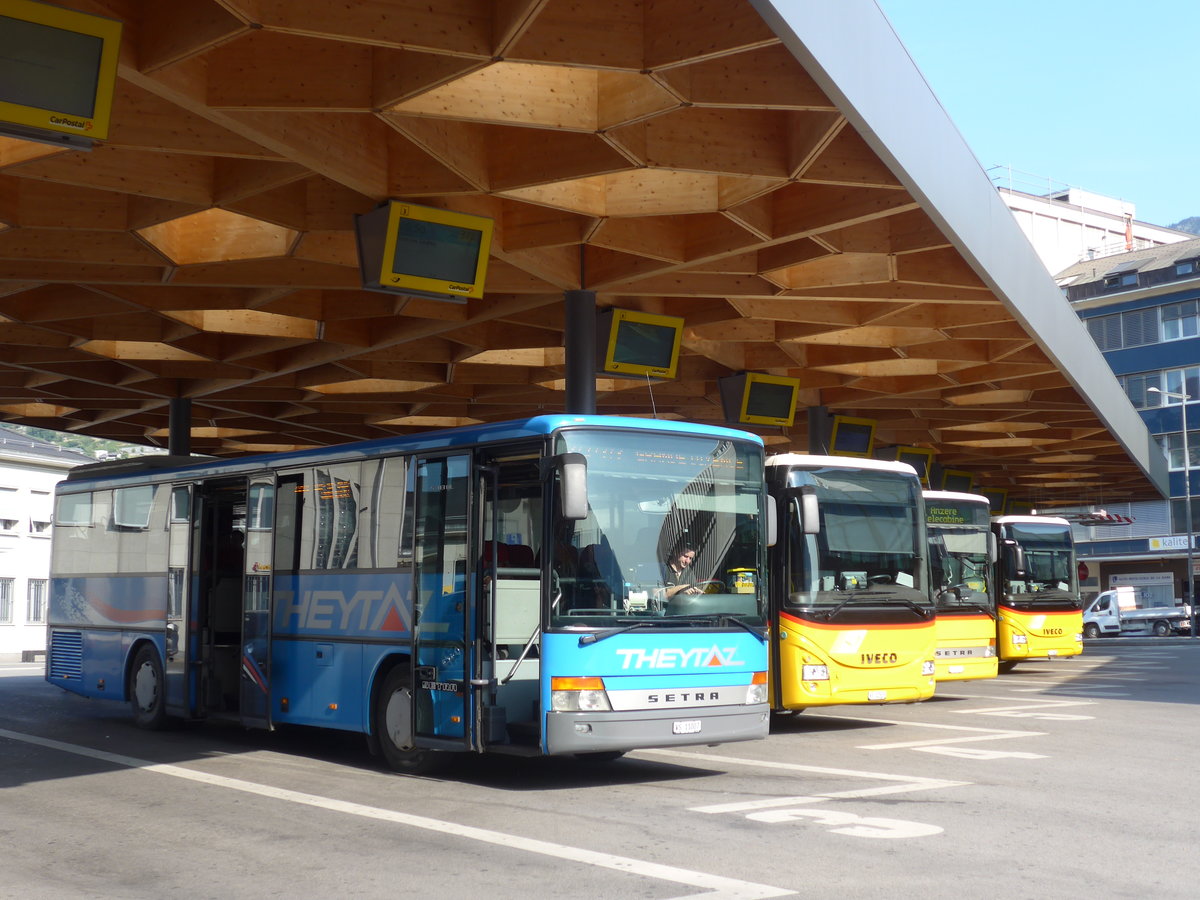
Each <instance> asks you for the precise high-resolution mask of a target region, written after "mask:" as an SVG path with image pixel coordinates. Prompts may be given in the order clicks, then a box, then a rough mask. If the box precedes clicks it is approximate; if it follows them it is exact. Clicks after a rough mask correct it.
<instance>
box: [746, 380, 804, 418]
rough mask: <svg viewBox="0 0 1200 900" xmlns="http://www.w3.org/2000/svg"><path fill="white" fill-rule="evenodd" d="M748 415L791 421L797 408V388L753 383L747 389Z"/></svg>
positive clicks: (763, 382) (767, 382)
mask: <svg viewBox="0 0 1200 900" xmlns="http://www.w3.org/2000/svg"><path fill="white" fill-rule="evenodd" d="M746 389H747V390H748V391H749V392H750V394H749V396H748V397H747V398H746V415H747V416H761V417H763V418H770V419H790V418H791V416H792V410H793V409H794V408H795V406H794V403H795V397H796V388H795V387H794V386H793V385H790V384H773V383H771V382H769V381H751V382H750V383H749V385H747V388H746Z"/></svg>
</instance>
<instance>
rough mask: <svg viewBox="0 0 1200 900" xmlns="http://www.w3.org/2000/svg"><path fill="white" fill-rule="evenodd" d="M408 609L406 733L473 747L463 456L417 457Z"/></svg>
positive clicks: (430, 742)
mask: <svg viewBox="0 0 1200 900" xmlns="http://www.w3.org/2000/svg"><path fill="white" fill-rule="evenodd" d="M414 471H415V483H414V498H415V501H416V504H415V505H416V510H415V522H414V526H415V527H414V535H415V548H414V550H415V552H414V563H415V567H414V568H415V571H414V579H413V583H414V585H415V593H416V596H415V599H414V604H413V606H414V609H413V620H414V625H413V654H412V664H413V679H412V684H413V701H414V702H413V707H414V717H415V721H414V723H413V735H414V738H415V743H416V744H417V745H418V746H421V747H434V748H440V749H447V750H467V749H472V748H474V747H475V740H474V734H473V729H472V728H471V725H470V723H471V721H472V719H471V715H472V700H471V685H470V681H471V678H472V672H473V670H474V663H473V660H472V659H471V655H472V654H471V650H472V643H471V641H472V638H473V635H472V634H471V633H470V629H469V627H468V623H469V622H470V621H472V618H473V617H472V616H471V615H470V613H471V608H470V603H469V602H468V597H469V594H468V578H469V575H470V574H471V572H470V570H471V569H472V568H473V567H471V566H469V565H468V561H467V551H468V547H469V545H470V541H469V540H468V524H469V522H470V518H469V513H470V501H469V497H470V487H471V457H470V456H469V455H468V454H461V455H455V456H439V457H418V458H417V459H416V460H415V461H414Z"/></svg>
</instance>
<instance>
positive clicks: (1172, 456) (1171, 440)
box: [1155, 431, 1200, 472]
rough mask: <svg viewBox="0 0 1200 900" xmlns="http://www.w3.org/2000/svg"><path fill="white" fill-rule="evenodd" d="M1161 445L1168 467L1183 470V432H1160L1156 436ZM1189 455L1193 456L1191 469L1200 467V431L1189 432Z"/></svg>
mask: <svg viewBox="0 0 1200 900" xmlns="http://www.w3.org/2000/svg"><path fill="white" fill-rule="evenodd" d="M1155 440H1157V441H1158V443H1159V446H1160V447H1162V448H1163V452H1164V453H1165V454H1166V456H1167V468H1168V469H1170V470H1171V471H1172V472H1182V471H1183V432H1182V431H1177V432H1175V433H1174V434H1160V435H1156V436H1155ZM1188 456H1189V457H1191V461H1192V462H1191V465H1190V466H1188V468H1189V469H1200V431H1189V432H1188Z"/></svg>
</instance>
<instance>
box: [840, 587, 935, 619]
mask: <svg viewBox="0 0 1200 900" xmlns="http://www.w3.org/2000/svg"><path fill="white" fill-rule="evenodd" d="M855 593H856V594H859V595H860V596H856V597H853V596H852V597H847V598H846V599H845V600H843V601H842V602H841V603H839V604H838V605H837V606H835V607H834V608H833V609H831V610H829V612H827V613H825V619H826V621H829V620H831V619H832V618H833V617H834V616H836V615H837V614H838V613H840V612H841V611H842V610H843V609H845V608H846V607H847V606H878V605H880V604H881V603H883V604H888V605H890V604H892V603H896V602H899V603H902V604H904V605H905V606H907V607H908V608H909V609H911V610H912V611H913V612H915V613H918V614H920V615H922V616H928V615H931V614H932V613H933V607H932V606H930V607H928V608H927V607H924V606H922V605H921V604H919V603H917V602H916V601H915V600H909V599H908V598H907V597H901V596H900V595H899V594H886V595H881V594H880V593H879V592H878V591H876V592H874V593H870V592H868V591H856V592H855Z"/></svg>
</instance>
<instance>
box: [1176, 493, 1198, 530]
mask: <svg viewBox="0 0 1200 900" xmlns="http://www.w3.org/2000/svg"><path fill="white" fill-rule="evenodd" d="M1186 522H1187V498H1186V497H1176V498H1175V499H1173V500H1172V501H1171V534H1188V533H1192V534H1195V533H1196V532H1197V531H1200V497H1193V498H1192V527H1191V528H1185V527H1184V525H1185V523H1186Z"/></svg>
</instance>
